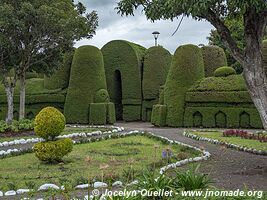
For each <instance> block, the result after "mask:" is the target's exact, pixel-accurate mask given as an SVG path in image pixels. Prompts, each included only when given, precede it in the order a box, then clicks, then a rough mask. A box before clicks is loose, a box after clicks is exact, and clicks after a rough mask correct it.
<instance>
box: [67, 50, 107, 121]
mask: <svg viewBox="0 0 267 200" xmlns="http://www.w3.org/2000/svg"><path fill="white" fill-rule="evenodd" d="M100 89H107V86H106V77H105V70H104V63H103V55H102V53H101V51H100V50H99V49H98V48H97V47H94V46H82V47H79V48H78V49H76V51H75V53H74V56H73V62H72V66H71V73H70V81H69V88H68V93H67V96H66V102H65V108H64V114H65V117H66V120H67V123H88V122H89V117H88V113H89V105H90V103H93V102H94V96H95V95H96V92H97V91H98V90H100Z"/></svg>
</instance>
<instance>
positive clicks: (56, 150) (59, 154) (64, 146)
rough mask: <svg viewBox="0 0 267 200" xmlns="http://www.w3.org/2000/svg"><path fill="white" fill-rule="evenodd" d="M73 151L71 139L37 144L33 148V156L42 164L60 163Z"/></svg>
mask: <svg viewBox="0 0 267 200" xmlns="http://www.w3.org/2000/svg"><path fill="white" fill-rule="evenodd" d="M72 149H73V142H72V140H71V139H69V138H67V139H61V140H56V141H48V142H39V143H37V144H35V145H34V146H33V150H34V152H35V156H36V157H37V158H38V159H39V160H41V161H44V162H48V163H53V162H61V161H62V158H63V157H64V156H66V155H67V154H68V153H70V152H71V151H72Z"/></svg>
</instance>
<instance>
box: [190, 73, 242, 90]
mask: <svg viewBox="0 0 267 200" xmlns="http://www.w3.org/2000/svg"><path fill="white" fill-rule="evenodd" d="M189 91H220V92H222V91H247V86H246V83H245V80H244V78H243V76H242V75H232V76H228V77H208V78H205V79H202V80H201V81H198V82H196V83H195V84H194V85H193V86H192V87H191V88H190V89H189Z"/></svg>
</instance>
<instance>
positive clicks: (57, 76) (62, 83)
mask: <svg viewBox="0 0 267 200" xmlns="http://www.w3.org/2000/svg"><path fill="white" fill-rule="evenodd" d="M73 54H74V50H73V51H70V52H67V53H65V54H64V56H63V63H62V65H61V66H60V67H59V69H57V70H56V72H54V74H53V75H52V76H50V77H47V76H45V78H44V87H45V88H46V89H49V90H55V89H65V88H67V87H68V86H69V78H70V69H71V64H72V59H73Z"/></svg>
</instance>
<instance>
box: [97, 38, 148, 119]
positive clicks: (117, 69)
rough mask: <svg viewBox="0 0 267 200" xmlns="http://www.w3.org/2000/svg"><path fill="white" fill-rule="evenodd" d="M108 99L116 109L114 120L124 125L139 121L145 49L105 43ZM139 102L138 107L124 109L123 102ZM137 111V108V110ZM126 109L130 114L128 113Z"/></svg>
mask: <svg viewBox="0 0 267 200" xmlns="http://www.w3.org/2000/svg"><path fill="white" fill-rule="evenodd" d="M101 51H102V53H103V56H104V63H105V73H106V79H107V86H108V92H109V95H110V99H111V101H112V102H114V103H115V105H116V118H117V119H120V118H122V119H123V120H127V121H135V120H140V119H141V104H142V91H141V87H142V85H141V79H142V74H141V69H142V59H143V56H144V53H145V48H144V47H142V46H139V45H137V44H133V43H130V42H127V41H123V40H115V41H111V42H109V43H107V44H106V45H105V46H104V47H103V48H102V49H101ZM126 99H127V100H128V99H130V100H134V101H138V102H139V105H138V106H134V107H135V108H134V109H133V108H132V107H131V106H128V105H127V106H124V104H123V101H124V100H126ZM136 107H138V108H136ZM128 109H129V110H128Z"/></svg>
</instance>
